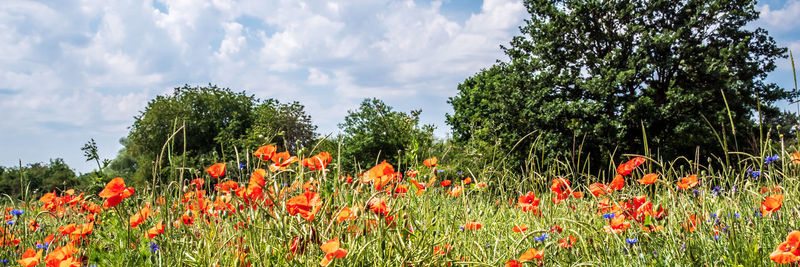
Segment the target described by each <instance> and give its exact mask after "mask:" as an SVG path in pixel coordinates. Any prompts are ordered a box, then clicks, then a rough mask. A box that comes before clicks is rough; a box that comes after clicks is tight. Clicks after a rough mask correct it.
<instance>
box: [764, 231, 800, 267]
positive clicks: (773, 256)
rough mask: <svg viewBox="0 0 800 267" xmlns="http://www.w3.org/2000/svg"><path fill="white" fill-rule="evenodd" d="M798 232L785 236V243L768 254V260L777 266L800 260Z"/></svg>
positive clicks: (799, 233) (799, 237) (799, 235)
mask: <svg viewBox="0 0 800 267" xmlns="http://www.w3.org/2000/svg"><path fill="white" fill-rule="evenodd" d="M798 246H800V231H792V232H791V233H789V234H788V235H786V241H784V242H783V243H780V244H778V246H777V247H775V250H774V251H772V253H770V254H769V259H770V260H772V261H773V262H775V263H778V264H786V263H792V262H796V261H799V260H800V250H798V249H797V248H798Z"/></svg>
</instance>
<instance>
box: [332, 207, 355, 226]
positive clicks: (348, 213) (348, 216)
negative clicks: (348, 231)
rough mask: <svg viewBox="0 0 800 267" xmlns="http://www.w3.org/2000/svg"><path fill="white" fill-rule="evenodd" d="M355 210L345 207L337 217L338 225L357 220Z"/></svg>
mask: <svg viewBox="0 0 800 267" xmlns="http://www.w3.org/2000/svg"><path fill="white" fill-rule="evenodd" d="M355 210H357V209H355V208H350V207H343V208H342V209H341V210H339V213H338V214H337V215H336V223H341V222H343V221H346V220H353V219H355V218H357V216H356V212H355Z"/></svg>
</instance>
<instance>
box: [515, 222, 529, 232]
mask: <svg viewBox="0 0 800 267" xmlns="http://www.w3.org/2000/svg"><path fill="white" fill-rule="evenodd" d="M526 230H528V225H527V224H522V225H514V232H517V233H522V232H525V231H526Z"/></svg>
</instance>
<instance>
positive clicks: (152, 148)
mask: <svg viewBox="0 0 800 267" xmlns="http://www.w3.org/2000/svg"><path fill="white" fill-rule="evenodd" d="M184 122H185V126H186V128H185V135H186V140H185V144H186V149H185V151H186V154H183V151H184V147H183V144H184V140H183V136H184V134H183V133H179V134H178V135H177V136H176V138H175V139H174V143H173V144H175V146H174V147H172V149H171V150H168V151H165V152H164V153H165V154H166V153H170V154H171V155H172V157H171V159H172V160H173V162H180V163H181V164H183V163H184V160H185V163H186V165H187V167H202V166H206V165H209V164H210V163H213V162H218V161H223V160H231V159H234V158H235V157H236V156H235V153H236V152H237V151H238V152H239V153H240V156H243V155H244V152H245V151H247V149H248V148H250V150H251V151H252V150H253V149H255V148H256V147H257V146H259V145H262V144H268V143H277V144H278V145H279V146H280V147H281V148H285V149H288V148H290V149H297V146H296V144H300V145H301V146H302V145H307V144H309V143H310V142H311V141H313V140H314V137H315V136H316V134H315V133H314V130H316V126H314V125H313V124H312V123H311V118H310V117H309V116H308V115H306V114H305V111H304V109H303V106H302V105H300V104H299V103H297V102H293V103H289V104H282V103H280V102H279V101H277V100H274V99H266V100H263V101H262V100H259V99H257V98H255V97H254V96H252V95H247V94H246V93H245V92H234V91H232V90H231V89H229V88H219V87H217V86H214V85H209V86H204V87H199V86H197V87H190V86H188V85H186V86H183V87H179V88H175V90H174V91H173V93H172V94H171V95H159V96H157V97H156V98H155V99H153V100H151V101H150V102H149V103H148V104H147V107H145V109H144V110H143V111H142V112H141V113H140V114H139V115H138V116H136V117H135V121H134V123H133V125H132V126H131V127H130V133H129V134H128V136H127V138H126V139H125V143H124V144H125V148H124V153H125V155H122V154H120V156H118V158H117V159H116V160H114V161H112V162H111V167H112V168H111V169H110V171H116V172H114V173H130V171H131V169H135V174H134V175H133V176H134V177H133V178H132V180H133V181H134V182H139V183H141V182H144V181H149V180H150V177H152V173H153V167H154V166H155V165H154V163H155V160H156V158H157V157H158V156H159V155H160V153H161V151H162V148H163V147H164V144H165V143H166V142H167V140H168V138H169V137H170V136H171V135H172V134H173V132H174V131H175V130H176V129H177V128H179V127H180V126H181V125H183V123H184ZM279 136H287V137H286V138H285V139H284V138H280V137H279ZM276 137H278V138H276ZM284 140H285V142H284ZM132 159H133V160H132ZM176 160H177V161H176ZM159 163H160V164H162V165H161V166H159V167H160V168H161V169H162V170H164V171H169V168H165V167H168V166H169V165H168V164H169V163H168V158H166V155H165V158H164V159H162V160H161V161H160V162H159Z"/></svg>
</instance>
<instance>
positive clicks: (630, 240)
mask: <svg viewBox="0 0 800 267" xmlns="http://www.w3.org/2000/svg"><path fill="white" fill-rule="evenodd" d="M636 242H639V240H636V238H626V239H625V243H628V244H631V245H633V244H636Z"/></svg>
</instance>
